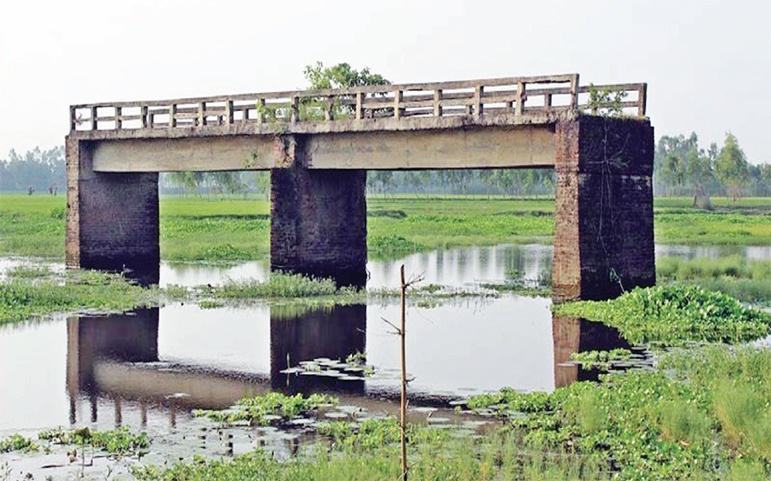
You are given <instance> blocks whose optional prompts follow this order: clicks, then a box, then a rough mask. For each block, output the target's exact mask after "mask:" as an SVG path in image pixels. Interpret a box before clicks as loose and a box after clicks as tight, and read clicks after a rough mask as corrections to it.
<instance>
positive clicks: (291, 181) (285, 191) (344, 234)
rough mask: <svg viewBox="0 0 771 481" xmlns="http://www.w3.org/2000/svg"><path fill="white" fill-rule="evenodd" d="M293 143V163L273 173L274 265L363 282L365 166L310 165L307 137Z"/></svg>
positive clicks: (351, 283)
mask: <svg viewBox="0 0 771 481" xmlns="http://www.w3.org/2000/svg"><path fill="white" fill-rule="evenodd" d="M290 143H291V144H292V148H290V149H288V152H290V153H291V155H292V156H293V160H292V165H291V167H288V168H281V169H273V170H271V174H270V197H271V225H270V265H271V269H272V270H274V271H285V272H294V273H299V274H305V275H309V276H313V277H326V278H332V279H334V280H335V282H336V283H337V284H338V285H341V286H356V287H364V285H365V284H366V281H367V270H366V263H367V202H366V197H365V183H366V171H364V170H333V169H309V168H308V165H309V152H308V145H307V142H306V139H304V138H303V137H301V136H295V137H293V138H292V139H291V142H290Z"/></svg>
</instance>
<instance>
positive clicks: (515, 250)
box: [0, 244, 771, 287]
mask: <svg viewBox="0 0 771 481" xmlns="http://www.w3.org/2000/svg"><path fill="white" fill-rule="evenodd" d="M670 256H671V257H680V258H683V259H693V258H700V257H710V258H718V257H725V256H739V257H741V258H743V259H747V260H768V259H771V246H677V245H657V246H656V257H670ZM402 264H404V266H405V269H406V271H407V272H414V273H417V274H419V273H422V274H423V276H424V279H425V283H426V284H441V285H446V286H452V287H463V286H473V285H476V284H478V283H480V282H501V281H503V280H504V279H506V278H509V277H515V278H517V279H523V280H525V281H530V282H536V281H539V280H544V279H545V280H548V279H549V278H550V275H551V265H552V246H550V245H542V244H530V245H498V246H492V247H475V246H472V247H463V248H457V249H447V250H439V251H430V252H421V253H416V254H411V255H408V256H406V257H404V258H402V259H395V260H389V261H383V260H370V261H369V262H368V263H367V271H368V272H369V276H370V277H369V281H368V282H367V286H368V287H384V286H386V287H398V282H399V268H400V266H401V265H402ZM0 267H1V264H0ZM269 275H270V268H269V266H268V264H267V262H245V263H242V264H237V265H234V266H215V265H200V264H170V263H166V262H164V263H162V264H161V273H160V283H161V286H167V285H170V284H177V285H184V286H196V285H204V284H221V283H222V282H224V281H226V280H228V279H233V280H242V279H259V280H265V279H267V278H268V276H269Z"/></svg>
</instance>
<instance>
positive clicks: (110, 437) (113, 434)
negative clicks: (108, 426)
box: [38, 426, 150, 456]
mask: <svg viewBox="0 0 771 481" xmlns="http://www.w3.org/2000/svg"><path fill="white" fill-rule="evenodd" d="M38 439H40V440H41V441H48V442H50V443H53V444H61V445H77V446H81V447H82V446H90V447H93V448H96V449H102V450H104V451H106V452H108V453H110V454H116V455H120V456H126V455H136V456H141V455H142V454H144V452H145V451H146V450H147V449H148V448H149V447H150V438H149V437H148V435H147V433H145V432H139V433H132V432H131V430H129V428H127V427H125V426H122V427H120V428H117V429H113V430H109V431H96V430H91V429H90V428H88V427H85V428H79V429H72V430H65V429H63V428H61V427H58V428H54V429H48V430H44V431H41V432H39V433H38Z"/></svg>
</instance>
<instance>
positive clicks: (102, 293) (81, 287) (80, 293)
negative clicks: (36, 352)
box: [0, 270, 158, 325]
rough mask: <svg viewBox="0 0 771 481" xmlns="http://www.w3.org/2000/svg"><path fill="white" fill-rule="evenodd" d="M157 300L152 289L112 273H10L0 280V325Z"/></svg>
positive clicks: (126, 307)
mask: <svg viewBox="0 0 771 481" xmlns="http://www.w3.org/2000/svg"><path fill="white" fill-rule="evenodd" d="M23 272H25V273H26V272H29V271H26V270H24V271H23ZM157 302H158V293H157V292H155V291H154V290H151V289H143V288H142V287H139V286H137V285H135V284H132V283H130V282H128V281H126V280H125V279H124V278H122V277H121V276H118V275H114V274H106V273H102V272H95V271H70V272H67V273H66V274H65V275H64V276H63V277H58V276H53V277H39V278H32V279H29V278H14V277H12V278H11V279H10V280H8V281H5V282H2V283H0V325H2V324H6V323H13V322H20V321H24V320H27V319H30V318H32V317H35V316H42V315H45V314H50V313H53V312H73V311H80V310H85V309H93V310H98V311H100V312H122V311H127V310H129V309H133V308H136V307H140V306H147V305H154V304H156V303H157Z"/></svg>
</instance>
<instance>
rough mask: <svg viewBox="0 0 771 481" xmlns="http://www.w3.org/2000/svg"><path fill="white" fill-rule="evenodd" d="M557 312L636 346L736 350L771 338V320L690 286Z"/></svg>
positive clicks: (654, 290) (581, 304) (629, 294)
mask: <svg viewBox="0 0 771 481" xmlns="http://www.w3.org/2000/svg"><path fill="white" fill-rule="evenodd" d="M554 310H555V312H556V313H558V314H560V315H566V316H573V317H581V318H586V319H588V320H591V321H598V322H602V323H604V324H607V325H609V326H612V327H615V328H617V329H618V330H619V331H620V332H621V335H622V336H623V337H624V338H625V339H627V340H628V341H629V342H631V343H633V344H643V343H661V344H665V345H670V346H675V345H683V344H686V343H692V342H718V343H726V344H736V343H742V342H748V341H752V340H755V339H759V338H762V337H764V336H767V335H768V334H769V329H770V328H771V315H769V314H767V313H764V312H761V311H759V310H757V309H752V308H748V307H745V306H744V305H743V304H742V303H741V302H739V301H738V300H737V299H735V298H733V297H730V296H727V295H725V294H723V293H720V292H714V291H708V290H705V289H702V288H700V287H698V286H690V285H670V286H656V287H649V288H646V289H641V288H637V289H634V290H632V291H630V292H627V293H625V294H623V295H622V296H620V297H618V298H616V299H613V300H610V301H582V302H574V303H567V304H560V305H556V306H555V307H554Z"/></svg>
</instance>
